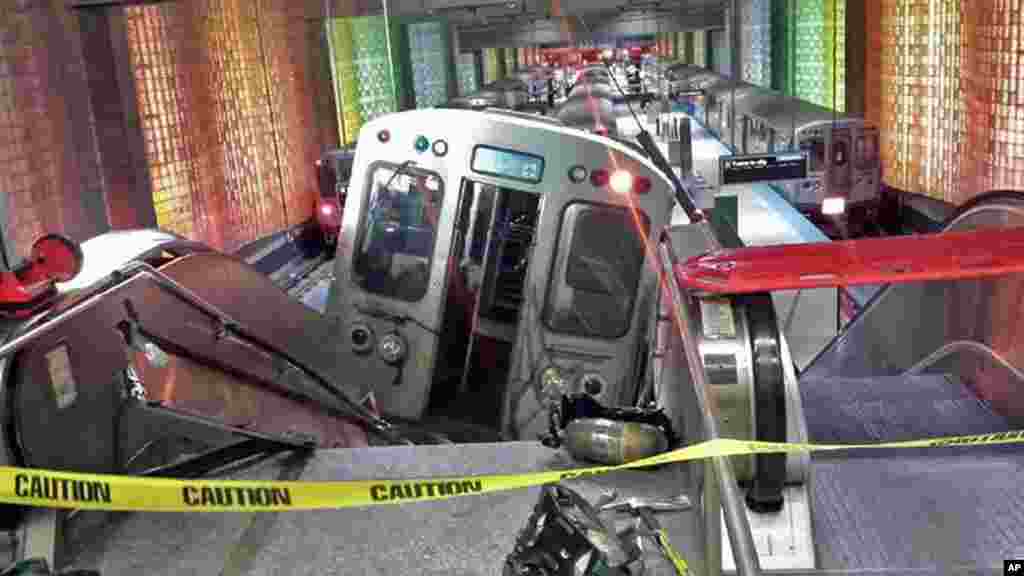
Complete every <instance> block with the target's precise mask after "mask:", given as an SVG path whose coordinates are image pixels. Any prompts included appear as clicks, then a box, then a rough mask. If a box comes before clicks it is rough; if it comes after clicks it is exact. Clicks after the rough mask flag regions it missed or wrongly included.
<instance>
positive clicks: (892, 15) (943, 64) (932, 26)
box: [880, 0, 970, 198]
mask: <svg viewBox="0 0 1024 576" xmlns="http://www.w3.org/2000/svg"><path fill="white" fill-rule="evenodd" d="M960 12H961V8H960V3H959V2H957V1H955V0H919V1H914V2H909V1H907V0H889V1H887V2H884V3H883V12H882V22H881V30H880V32H881V42H882V57H881V60H882V68H881V75H882V77H881V87H882V90H881V92H882V106H881V135H882V161H883V165H884V166H885V170H884V179H885V181H886V182H887V183H888V184H890V185H891V186H894V187H896V188H899V189H902V190H909V191H914V192H923V193H927V194H930V195H933V196H936V197H938V198H947V197H950V196H955V195H956V191H955V190H956V187H957V185H958V183H959V182H958V181H959V179H960V169H961V162H960V161H959V151H960V146H961V141H962V136H963V131H964V120H965V116H964V100H963V98H962V96H961V87H962V84H961V83H962V75H964V74H969V73H970V72H969V71H967V70H963V71H962V70H961V55H962V51H961V43H962V37H961V33H960V31H961V14H960Z"/></svg>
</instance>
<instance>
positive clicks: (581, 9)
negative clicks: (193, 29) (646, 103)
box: [73, 0, 728, 50]
mask: <svg viewBox="0 0 1024 576" xmlns="http://www.w3.org/2000/svg"><path fill="white" fill-rule="evenodd" d="M160 1H161V0H73V5H74V6H77V7H79V8H87V7H97V6H111V5H129V4H152V3H158V2H160ZM163 1H166V2H187V1H189V0H163ZM727 3H728V2H727V1H726V0H388V4H387V8H388V12H389V13H390V14H391V15H393V16H401V17H406V18H409V17H412V18H416V17H422V18H431V17H441V18H445V19H447V20H448V21H449V22H451V23H452V24H454V25H455V26H456V28H457V29H458V31H459V36H460V48H461V49H462V50H473V49H479V48H485V47H492V46H521V45H530V44H557V43H566V42H570V41H573V42H582V41H587V40H596V39H599V38H600V39H607V38H609V37H622V36H634V35H649V34H657V33H665V32H677V31H683V30H694V29H707V28H719V27H722V26H724V23H725V17H724V10H725V5H726V4H727ZM304 7H305V12H306V17H307V18H310V19H317V18H323V17H324V15H325V14H326V12H327V11H328V10H330V14H331V16H334V17H351V16H369V15H375V14H381V13H383V11H384V1H383V0H305V1H304ZM581 20H582V23H581Z"/></svg>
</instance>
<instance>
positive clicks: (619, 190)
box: [608, 170, 633, 194]
mask: <svg viewBox="0 0 1024 576" xmlns="http://www.w3.org/2000/svg"><path fill="white" fill-rule="evenodd" d="M608 185H609V186H611V189H612V191H613V192H615V193H616V194H629V192H630V191H631V190H632V189H633V175H632V174H630V173H629V171H627V170H616V171H615V172H613V173H612V177H611V180H610V181H609V182H608Z"/></svg>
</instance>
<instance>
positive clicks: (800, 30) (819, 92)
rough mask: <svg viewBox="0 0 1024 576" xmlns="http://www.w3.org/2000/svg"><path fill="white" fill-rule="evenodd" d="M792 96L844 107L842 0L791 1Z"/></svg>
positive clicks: (843, 2) (844, 72) (844, 15)
mask: <svg viewBox="0 0 1024 576" xmlns="http://www.w3.org/2000/svg"><path fill="white" fill-rule="evenodd" d="M790 7H791V9H792V12H790V13H789V18H788V19H787V20H788V22H789V23H790V25H791V26H793V34H792V36H791V38H792V42H793V45H792V46H791V47H790V50H787V54H788V55H789V57H791V58H793V96H795V97H797V98H800V99H801V100H807V101H809V102H814V103H815V104H818V105H821V106H825V107H826V108H834V109H837V110H839V111H843V110H845V109H846V95H845V94H846V93H845V90H846V0H792V2H791V4H790Z"/></svg>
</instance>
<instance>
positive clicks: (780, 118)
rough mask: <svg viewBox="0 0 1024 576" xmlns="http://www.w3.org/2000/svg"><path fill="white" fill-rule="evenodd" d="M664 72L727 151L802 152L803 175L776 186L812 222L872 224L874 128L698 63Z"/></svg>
mask: <svg viewBox="0 0 1024 576" xmlns="http://www.w3.org/2000/svg"><path fill="white" fill-rule="evenodd" d="M666 75H667V76H668V82H669V86H670V91H671V94H672V96H673V97H674V99H675V100H676V101H677V102H680V103H682V105H683V107H684V111H685V112H687V113H688V114H690V115H691V116H692V117H693V118H694V119H696V120H697V121H698V122H700V123H701V124H703V125H704V126H705V127H706V128H707V129H708V131H709V132H711V133H712V134H713V135H714V136H715V137H717V138H718V139H719V140H721V142H722V143H723V144H725V145H726V146H727V147H729V148H730V149H732V150H733V152H734V153H735V154H765V153H772V152H785V151H791V150H803V151H805V152H807V154H808V157H809V170H808V171H809V174H808V178H807V179H805V180H800V181H794V182H780V183H778V184H777V185H776V187H777V188H778V189H779V191H780V192H782V193H783V195H784V196H785V197H786V199H787V200H789V201H790V202H791V203H792V204H793V205H795V206H796V207H797V208H799V209H801V211H803V212H805V213H807V214H809V215H810V216H811V217H812V219H814V220H815V221H816V222H820V221H821V220H834V221H836V220H837V221H839V222H841V223H842V225H843V226H845V227H847V228H849V229H851V231H853V232H856V231H858V230H860V229H861V228H862V227H863V226H866V225H871V223H873V222H875V221H876V219H877V217H878V211H879V208H880V204H881V199H882V198H881V189H882V185H881V154H880V141H879V136H878V130H877V127H874V126H871V125H869V124H867V123H866V122H865V121H864V120H863V119H862V118H859V117H855V116H852V115H849V114H845V113H841V112H840V113H836V112H834V111H832V110H829V109H828V108H825V107H822V106H819V105H817V104H814V103H811V102H807V101H805V100H799V99H796V98H792V97H789V96H785V95H783V94H781V93H779V92H776V91H774V90H769V89H766V88H762V87H760V86H755V85H752V84H748V83H746V82H737V81H734V80H732V79H730V78H727V77H724V76H721V75H719V74H717V73H715V72H711V71H709V70H707V69H704V68H700V67H698V66H692V65H684V64H676V65H674V66H671V67H669V68H668V70H667V71H666ZM734 102H735V107H736V110H735V112H736V114H735V116H736V126H733V125H732V118H733V114H732V106H733V105H734V104H733V103H734ZM823 216H825V217H827V218H824V219H823V218H822V217H823Z"/></svg>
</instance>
